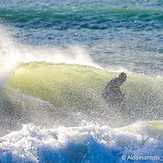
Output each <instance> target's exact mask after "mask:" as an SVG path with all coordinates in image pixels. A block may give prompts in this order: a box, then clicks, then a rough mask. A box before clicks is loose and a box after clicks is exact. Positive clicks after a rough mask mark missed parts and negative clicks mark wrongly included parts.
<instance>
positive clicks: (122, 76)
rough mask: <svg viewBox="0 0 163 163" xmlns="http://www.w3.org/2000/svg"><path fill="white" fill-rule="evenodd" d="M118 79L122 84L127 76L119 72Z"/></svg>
mask: <svg viewBox="0 0 163 163" xmlns="http://www.w3.org/2000/svg"><path fill="white" fill-rule="evenodd" d="M118 78H119V79H120V80H121V81H122V82H124V81H126V79H127V74H126V73H124V72H121V73H120V74H119V76H118Z"/></svg>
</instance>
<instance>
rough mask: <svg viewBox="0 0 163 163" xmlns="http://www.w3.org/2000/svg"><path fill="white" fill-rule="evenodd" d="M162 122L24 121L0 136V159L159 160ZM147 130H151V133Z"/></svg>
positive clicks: (65, 162)
mask: <svg viewBox="0 0 163 163" xmlns="http://www.w3.org/2000/svg"><path fill="white" fill-rule="evenodd" d="M157 126H162V122H161V121H160V122H159V121H157V122H139V123H135V124H133V125H130V126H127V127H126V128H118V129H112V128H110V127H107V126H99V125H91V124H90V125H88V124H87V125H84V124H83V126H82V125H81V126H80V127H58V126H57V127H55V126H54V127H53V128H49V129H47V128H42V127H39V126H35V125H32V124H28V125H24V126H23V128H22V129H21V130H20V131H15V132H12V133H10V134H8V135H6V136H4V137H1V139H0V147H1V150H0V161H1V162H12V163H26V162H28V163H29V162H31V163H37V162H39V163H44V162H46V163H50V162H55V163H86V162H91V163H108V162H109V163H115V162H117V163H122V162H125V163H128V162H131V161H134V160H136V161H137V162H138V163H142V161H148V162H151V163H153V162H161V160H162V158H161V157H162V153H161V152H162V141H163V140H162V137H161V135H162V129H161V130H160V129H158V128H157ZM151 131H153V132H154V133H155V134H154V135H152V134H151Z"/></svg>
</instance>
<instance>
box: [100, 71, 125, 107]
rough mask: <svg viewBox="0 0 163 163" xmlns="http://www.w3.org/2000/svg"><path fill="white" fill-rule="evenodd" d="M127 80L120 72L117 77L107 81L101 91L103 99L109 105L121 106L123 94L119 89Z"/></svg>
mask: <svg viewBox="0 0 163 163" xmlns="http://www.w3.org/2000/svg"><path fill="white" fill-rule="evenodd" d="M126 80H127V74H126V73H124V72H122V73H120V74H119V76H118V77H116V78H114V79H112V80H111V81H109V83H108V84H107V85H106V87H105V88H104V91H103V94H102V96H103V98H104V99H105V100H106V101H107V102H108V103H110V104H113V105H114V104H116V105H117V104H118V105H121V104H122V102H123V100H124V97H125V94H123V93H122V91H121V89H120V87H121V85H122V84H123V83H124V82H125V81H126Z"/></svg>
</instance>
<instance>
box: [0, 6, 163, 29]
mask: <svg viewBox="0 0 163 163" xmlns="http://www.w3.org/2000/svg"><path fill="white" fill-rule="evenodd" d="M0 18H1V19H2V20H5V21H7V22H10V23H14V24H15V25H16V26H18V27H24V28H28V29H29V28H49V27H53V28H54V29H57V30H66V29H108V28H111V27H127V28H130V27H131V28H134V29H137V30H138V29H142V28H146V26H150V27H153V28H162V26H163V11H162V10H156V9H140V8H110V7H108V6H106V5H105V6H100V5H98V6H94V5H92V6H88V7H86V6H80V7H78V6H75V7H74V6H72V7H56V8H55V7H53V8H45V9H34V8H30V9H29V8H23V9H19V8H18V9H14V8H13V9H6V8H1V9H0Z"/></svg>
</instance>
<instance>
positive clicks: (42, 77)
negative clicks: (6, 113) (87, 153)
mask: <svg viewBox="0 0 163 163" xmlns="http://www.w3.org/2000/svg"><path fill="white" fill-rule="evenodd" d="M116 76H118V72H109V71H107V70H101V69H96V68H92V67H88V66H80V65H66V64H48V63H45V62H41V63H38V62H33V63H28V64H24V65H22V66H19V67H18V68H17V69H16V70H15V71H14V73H13V75H11V76H10V79H9V80H8V82H7V87H8V88H13V89H17V90H19V91H20V92H21V93H24V94H26V95H30V96H33V97H38V98H40V99H42V100H45V101H49V102H50V103H52V104H53V105H54V107H55V108H63V109H64V111H65V112H67V113H69V112H71V111H72V110H73V111H77V112H78V111H79V112H84V113H85V114H88V115H93V114H94V116H93V117H94V118H96V119H97V120H98V118H97V117H98V116H99V121H102V122H104V123H111V124H110V125H123V124H126V123H130V122H133V121H136V120H142V119H145V120H149V119H161V118H162V116H163V115H162V106H163V103H162V101H163V94H162V92H163V85H162V83H163V82H162V81H163V78H162V77H149V76H146V75H141V74H134V73H129V72H128V80H127V82H126V83H125V84H124V86H123V87H122V91H123V92H124V93H125V95H126V96H125V105H124V107H123V109H120V108H116V107H115V108H114V107H113V108H112V107H111V106H110V105H109V106H108V104H106V102H105V101H104V99H103V98H102V96H101V94H102V91H103V89H104V87H105V85H106V84H107V82H108V81H109V80H111V79H112V78H114V77H116ZM20 103H21V102H20ZM22 103H23V104H24V102H22ZM117 111H119V112H118V113H117ZM50 112H51V111H50ZM118 116H119V117H121V118H122V121H121V120H120V119H117V117H118ZM110 117H111V118H110ZM108 118H109V119H110V120H108ZM113 119H114V122H115V123H114V124H112V121H113Z"/></svg>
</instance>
